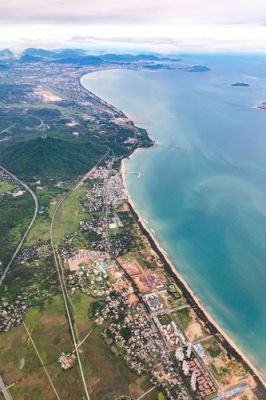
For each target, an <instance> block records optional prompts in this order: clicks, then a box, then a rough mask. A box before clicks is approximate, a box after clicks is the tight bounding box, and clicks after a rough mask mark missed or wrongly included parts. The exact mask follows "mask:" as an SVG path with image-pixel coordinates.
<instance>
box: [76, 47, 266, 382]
mask: <svg viewBox="0 0 266 400" xmlns="http://www.w3.org/2000/svg"><path fill="white" fill-rule="evenodd" d="M184 62H187V63H190V64H191V63H192V64H203V65H207V66H208V67H210V68H211V71H209V72H201V73H189V72H186V71H183V70H173V71H171V70H160V71H156V72H151V71H142V70H138V71H132V70H126V69H125V70H105V71H100V72H96V73H91V74H88V75H85V76H84V77H83V78H82V84H83V85H84V86H85V87H87V88H88V90H90V91H92V92H93V93H95V94H96V95H98V96H99V97H101V98H103V99H104V100H106V101H108V102H109V103H111V104H113V105H114V106H116V107H117V108H119V109H121V110H122V111H124V112H125V113H126V114H127V115H128V116H129V117H130V118H132V119H133V120H134V122H135V123H136V124H137V125H138V126H141V127H143V128H145V129H147V130H148V132H149V133H150V135H151V136H152V138H154V139H155V140H156V141H157V142H158V143H159V146H156V147H153V148H152V149H149V150H138V151H137V152H135V153H134V155H133V156H132V157H131V158H130V160H127V161H126V170H127V174H126V181H127V187H128V190H129V192H130V195H131V197H132V199H133V201H134V203H135V205H136V208H137V210H138V212H139V213H140V214H141V215H142V217H143V218H144V219H145V220H146V221H147V222H148V226H149V228H151V229H153V230H154V231H155V232H156V236H157V237H158V240H159V241H160V244H161V246H162V247H163V248H164V249H165V250H166V251H167V253H168V254H169V256H170V258H171V259H172V260H173V262H174V264H175V266H176V268H177V270H178V271H179V272H180V273H181V274H182V276H183V277H184V278H185V279H186V281H187V282H188V283H189V285H190V286H191V287H192V288H193V290H194V291H195V292H196V293H197V295H198V297H199V298H200V299H201V301H202V303H203V304H204V305H205V306H206V308H207V309H208V311H209V312H210V313H211V314H212V315H213V316H214V317H215V319H216V320H217V322H218V323H219V324H220V325H221V326H222V328H223V329H224V330H225V331H226V332H227V333H228V334H229V335H230V337H231V338H232V339H233V340H234V341H235V342H236V343H237V345H238V346H239V347H240V348H241V349H242V350H243V351H244V352H245V353H246V354H247V355H248V357H249V358H250V359H251V360H252V362H253V363H254V365H256V367H257V368H258V369H259V370H260V371H261V373H262V375H264V377H266V340H265V338H266V241H265V239H266V111H264V110H258V109H257V108H256V107H255V106H256V104H257V103H258V102H259V101H263V100H266V68H265V66H266V58H265V57H264V56H261V55H256V54H253V55H226V54H223V55H194V54H192V55H185V56H184ZM235 82H246V83H248V84H249V85H250V86H249V87H232V86H231V84H232V83H235ZM132 172H140V177H139V178H138V175H137V174H134V173H133V174H132Z"/></svg>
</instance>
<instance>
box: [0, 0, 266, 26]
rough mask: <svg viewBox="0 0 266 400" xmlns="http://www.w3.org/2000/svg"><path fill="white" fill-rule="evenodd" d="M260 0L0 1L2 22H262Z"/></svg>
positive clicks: (262, 3) (264, 16)
mask: <svg viewBox="0 0 266 400" xmlns="http://www.w3.org/2000/svg"><path fill="white" fill-rule="evenodd" d="M265 19H266V6H265V1H264V0H253V1H252V2H251V1H250V0H234V1H231V0H222V1H221V0H200V1H199V0H164V1H161V0H123V1H121V0H96V1H88V0H75V1H71V2H70V1H65V0H46V1H44V0H37V1H36V0H1V2H0V21H2V23H11V22H19V23H27V22H45V23H74V22H81V23H91V24H94V23H96V24H98V23H114V24H125V23H127V24H128V23H130V24H136V23H142V24H151V25H153V24H158V23H160V24H177V23H181V24H186V23H210V22H212V23H222V24H224V23H256V22H257V23H259V22H260V23H262V22H264V21H265Z"/></svg>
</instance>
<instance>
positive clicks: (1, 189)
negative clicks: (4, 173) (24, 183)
mask: <svg viewBox="0 0 266 400" xmlns="http://www.w3.org/2000/svg"><path fill="white" fill-rule="evenodd" d="M15 187H16V186H15V185H11V184H10V183H9V182H6V181H0V194H1V193H7V192H9V191H10V190H12V189H14V188H15Z"/></svg>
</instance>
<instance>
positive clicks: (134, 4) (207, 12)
mask: <svg viewBox="0 0 266 400" xmlns="http://www.w3.org/2000/svg"><path fill="white" fill-rule="evenodd" d="M0 22H1V24H0V46H1V47H11V48H14V49H16V50H21V49H23V48H25V47H28V46H36V45H37V46H43V47H62V46H67V47H72V46H79V47H82V48H91V47H92V48H94V47H95V48H97V46H98V47H99V49H100V48H101V47H104V46H105V45H106V46H107V47H109V48H115V47H117V48H119V47H120V48H122V49H123V48H124V47H127V45H128V47H129V48H141V47H144V48H150V49H151V50H153V51H158V52H168V51H169V52H174V51H177V50H179V51H180V50H181V51H182V50H204V51H205V50H233V51H234V50H241V51H242V50H256V51H265V50H266V4H265V2H264V1H262V0H253V2H252V3H251V2H250V1H247V0H234V2H232V1H229V0H223V1H222V2H221V0H212V1H211V2H210V1H209V0H202V1H201V2H200V3H199V2H198V0H178V1H175V0H165V1H164V2H163V3H162V2H161V0H142V1H140V0H135V1H133V0H124V1H123V2H121V1H118V0H108V3H107V2H106V0H105V1H104V0H97V1H96V2H95V3H91V2H90V3H89V2H88V1H86V0H76V1H75V3H74V5H73V3H72V2H71V3H69V4H67V3H66V2H65V1H63V0H46V1H43V0H40V1H38V2H36V1H35V0H1V3H0Z"/></svg>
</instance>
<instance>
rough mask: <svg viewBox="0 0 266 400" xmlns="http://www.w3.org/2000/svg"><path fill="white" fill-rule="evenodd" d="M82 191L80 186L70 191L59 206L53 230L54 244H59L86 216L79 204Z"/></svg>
mask: <svg viewBox="0 0 266 400" xmlns="http://www.w3.org/2000/svg"><path fill="white" fill-rule="evenodd" d="M84 191H85V189H84V188H82V187H80V188H78V189H77V190H76V191H74V192H72V193H71V194H70V195H69V196H68V197H67V198H66V200H64V202H63V204H62V206H61V207H60V208H59V210H58V212H57V214H56V217H55V221H54V231H53V234H54V241H55V243H56V244H59V243H60V242H61V241H62V240H63V239H64V238H65V236H66V235H67V234H68V233H71V232H74V231H76V230H77V228H78V227H79V223H80V221H81V220H82V219H86V218H87V214H86V213H85V212H84V211H83V210H82V208H81V205H80V200H81V198H82V196H83V195H84Z"/></svg>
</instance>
